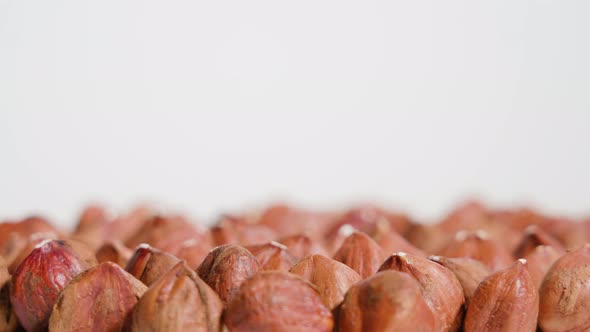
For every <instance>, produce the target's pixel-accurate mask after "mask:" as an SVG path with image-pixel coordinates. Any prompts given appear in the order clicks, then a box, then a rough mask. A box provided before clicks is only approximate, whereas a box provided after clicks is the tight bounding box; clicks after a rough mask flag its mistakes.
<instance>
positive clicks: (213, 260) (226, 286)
mask: <svg viewBox="0 0 590 332" xmlns="http://www.w3.org/2000/svg"><path fill="white" fill-rule="evenodd" d="M259 270H260V263H258V260H256V258H255V257H254V256H253V255H252V254H251V253H250V252H249V251H248V250H246V249H245V248H243V247H240V246H237V245H233V244H228V245H224V246H219V247H217V248H215V249H213V250H212V251H211V252H210V253H209V255H207V257H206V258H205V260H204V261H203V263H201V265H200V266H199V268H198V269H197V274H198V275H199V277H200V278H201V279H203V280H204V281H205V282H206V283H207V285H209V286H210V287H211V288H213V290H214V291H215V292H217V294H218V295H219V298H220V299H221V302H223V304H224V305H227V304H228V303H229V301H230V300H231V298H232V297H233V296H234V294H235V293H236V292H237V291H238V289H239V288H240V285H241V284H242V283H243V282H244V281H246V280H247V279H248V278H250V277H252V276H253V275H255V274H256V273H257V272H258V271H259Z"/></svg>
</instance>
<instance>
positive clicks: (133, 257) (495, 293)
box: [0, 201, 590, 332]
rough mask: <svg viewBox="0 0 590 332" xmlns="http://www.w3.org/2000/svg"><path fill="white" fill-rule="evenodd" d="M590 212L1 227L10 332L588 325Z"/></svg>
mask: <svg viewBox="0 0 590 332" xmlns="http://www.w3.org/2000/svg"><path fill="white" fill-rule="evenodd" d="M589 239H590V219H588V220H583V219H577V220H576V219H569V218H564V217H556V216H549V215H546V214H543V213H540V212H539V211H536V210H533V209H526V208H518V209H504V210H499V209H493V208H490V207H487V206H484V205H483V204H481V203H479V202H474V201H469V202H465V203H463V204H461V205H459V206H457V207H456V208H455V209H454V210H453V211H451V212H450V213H449V214H448V215H447V216H445V217H444V218H442V220H440V221H438V222H437V223H428V224H427V223H420V222H417V221H416V220H414V219H412V218H411V217H409V216H408V215H406V214H403V213H399V212H395V211H391V210H388V209H386V208H382V207H378V206H373V205H362V206H356V207H354V208H350V209H348V210H343V211H316V210H307V209H302V208H297V207H293V206H288V205H283V204H277V205H272V206H270V207H268V208H266V209H263V210H261V211H252V212H244V213H239V214H226V215H222V216H221V217H220V218H219V219H218V220H216V222H215V223H214V224H213V226H211V227H208V228H205V227H203V226H199V223H196V222H194V221H192V220H190V219H188V218H187V217H186V216H183V215H179V214H172V213H161V212H158V211H157V210H155V209H153V208H150V207H146V206H141V207H137V208H135V209H133V210H131V211H127V212H125V213H121V214H117V215H114V214H111V213H109V212H108V211H107V210H105V209H104V208H103V207H101V206H89V207H87V208H85V209H84V210H83V212H82V213H81V215H80V217H79V220H78V221H77V224H76V226H75V228H74V229H73V230H72V231H64V230H62V229H58V228H56V227H55V226H54V225H53V224H51V223H50V222H49V221H48V220H46V219H45V218H43V217H38V216H33V217H27V218H24V219H21V220H5V221H3V222H2V223H0V332H11V331H46V330H49V331H60V332H62V331H66V332H68V331H208V332H220V331H225V330H227V331H325V332H329V331H343V332H349V331H359V332H360V331H478V332H480V331H519V332H520V331H524V332H527V331H530V332H534V331H537V330H541V331H588V330H590V245H588V244H587V243H588V242H590V240H589Z"/></svg>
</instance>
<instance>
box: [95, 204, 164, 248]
mask: <svg viewBox="0 0 590 332" xmlns="http://www.w3.org/2000/svg"><path fill="white" fill-rule="evenodd" d="M155 215H156V212H155V211H154V209H152V208H151V207H149V206H145V205H141V206H138V207H136V208H134V209H132V210H131V211H129V212H127V213H125V214H122V215H120V216H117V217H116V218H114V219H113V220H112V221H111V222H110V223H109V224H108V227H107V235H106V237H105V238H108V239H110V240H118V241H121V242H122V243H127V242H128V241H132V239H131V238H132V237H133V236H135V235H137V234H138V233H139V232H140V230H141V229H142V228H143V227H144V226H145V225H146V224H147V223H148V221H150V220H153V218H154V216H155ZM127 247H129V248H133V246H129V245H127Z"/></svg>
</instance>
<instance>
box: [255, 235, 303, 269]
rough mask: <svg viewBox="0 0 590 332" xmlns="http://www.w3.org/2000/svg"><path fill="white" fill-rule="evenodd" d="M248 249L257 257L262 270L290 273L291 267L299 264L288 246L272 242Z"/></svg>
mask: <svg viewBox="0 0 590 332" xmlns="http://www.w3.org/2000/svg"><path fill="white" fill-rule="evenodd" d="M246 249H248V251H250V252H251V253H252V255H254V257H256V259H257V260H258V262H259V263H260V267H261V269H262V270H265V271H268V270H281V271H289V269H290V268H291V266H293V265H295V263H297V260H298V259H297V257H295V256H293V255H292V254H291V253H290V252H289V250H288V249H287V247H286V246H284V245H282V244H280V243H278V242H275V241H270V242H268V243H265V244H259V245H253V246H247V247H246Z"/></svg>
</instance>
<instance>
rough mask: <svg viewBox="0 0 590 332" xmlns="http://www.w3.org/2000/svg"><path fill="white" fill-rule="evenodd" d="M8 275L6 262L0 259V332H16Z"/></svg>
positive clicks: (16, 323) (16, 324)
mask: <svg viewBox="0 0 590 332" xmlns="http://www.w3.org/2000/svg"><path fill="white" fill-rule="evenodd" d="M10 287H11V285H10V274H9V273H8V269H7V268H6V262H5V261H4V259H3V258H2V257H0V331H2V332H12V331H14V330H16V328H17V326H18V322H17V319H16V315H15V313H14V310H12V305H11V303H10Z"/></svg>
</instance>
